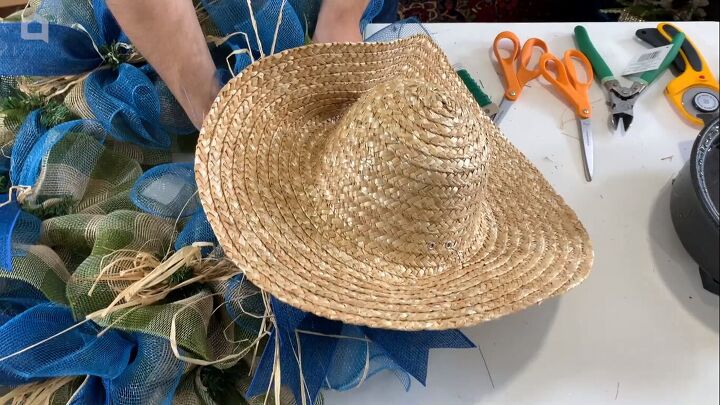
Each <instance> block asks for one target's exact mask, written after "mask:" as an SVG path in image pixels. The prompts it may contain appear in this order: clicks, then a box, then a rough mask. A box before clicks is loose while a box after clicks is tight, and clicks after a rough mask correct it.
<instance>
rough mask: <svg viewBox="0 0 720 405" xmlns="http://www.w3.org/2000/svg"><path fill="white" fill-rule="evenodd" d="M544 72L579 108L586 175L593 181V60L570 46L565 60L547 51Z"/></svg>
mask: <svg viewBox="0 0 720 405" xmlns="http://www.w3.org/2000/svg"><path fill="white" fill-rule="evenodd" d="M575 61H577V62H579V64H580V66H582V68H583V70H584V71H585V80H580V78H579V77H578V72H577V70H576V69H575ZM540 72H541V73H542V75H543V77H544V78H545V79H546V80H547V81H549V82H550V83H551V84H552V85H553V86H554V87H555V88H556V89H557V90H558V91H559V92H560V93H561V94H562V95H564V96H565V98H566V99H567V100H568V101H569V102H570V104H572V106H573V108H575V115H576V116H577V117H578V123H579V124H580V131H581V134H582V142H581V146H582V152H583V164H584V166H585V178H586V179H587V181H592V176H593V168H594V163H593V138H592V129H591V125H590V117H591V116H592V107H591V106H590V96H589V92H590V86H592V82H593V70H592V65H591V64H590V61H589V60H588V59H587V57H585V55H584V54H583V53H582V52H580V51H578V50H576V49H570V50H568V51H566V52H565V54H564V55H563V59H562V61H561V60H560V59H558V58H557V57H556V56H555V55H553V54H551V53H545V54H544V55H543V56H542V57H541V58H540Z"/></svg>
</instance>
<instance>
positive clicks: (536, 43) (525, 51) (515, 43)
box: [493, 31, 548, 101]
mask: <svg viewBox="0 0 720 405" xmlns="http://www.w3.org/2000/svg"><path fill="white" fill-rule="evenodd" d="M505 39H507V40H509V41H510V42H512V49H511V51H510V56H508V57H506V58H503V57H502V56H501V55H500V41H502V40H505ZM535 48H540V49H541V50H542V51H543V53H547V51H548V47H547V45H546V44H545V42H544V41H543V40H541V39H539V38H530V39H528V40H527V41H526V42H525V44H524V45H523V46H522V49H521V47H520V39H519V38H518V36H517V35H515V33H513V32H510V31H503V32H501V33H499V34H498V35H497V36H496V37H495V41H494V42H493V52H494V53H495V57H496V58H497V60H498V63H499V64H500V68H501V69H502V71H503V76H504V77H505V98H507V99H508V100H512V101H515V100H517V98H518V97H520V93H521V92H522V89H523V87H525V84H526V83H527V82H529V81H530V80H533V79H535V78H536V77H538V76H540V66H539V65H538V66H537V67H536V68H535V69H530V68H529V67H528V65H529V64H530V59H532V54H533V50H534V49H535ZM518 56H519V59H520V63H519V65H518V67H517V69H516V67H515V61H516V60H517V59H518Z"/></svg>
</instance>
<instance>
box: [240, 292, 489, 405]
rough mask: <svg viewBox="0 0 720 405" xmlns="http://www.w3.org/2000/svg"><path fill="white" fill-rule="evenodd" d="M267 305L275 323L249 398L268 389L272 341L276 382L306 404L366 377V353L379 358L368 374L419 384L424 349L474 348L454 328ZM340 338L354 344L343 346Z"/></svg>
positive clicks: (424, 368)
mask: <svg viewBox="0 0 720 405" xmlns="http://www.w3.org/2000/svg"><path fill="white" fill-rule="evenodd" d="M270 305H271V306H272V310H273V313H274V315H275V323H276V325H275V329H274V330H273V332H272V333H271V335H270V338H269V341H268V344H267V346H265V350H264V352H263V354H262V357H261V359H260V363H259V365H258V368H257V371H256V372H255V376H254V377H253V380H252V383H251V384H250V388H249V389H248V393H247V395H248V396H249V397H252V396H256V395H261V394H264V393H265V392H267V391H268V389H269V387H270V384H271V376H272V370H273V363H274V359H275V346H276V345H277V344H279V353H280V364H282V366H281V368H280V369H281V381H282V384H283V385H284V386H287V387H288V388H289V389H290V390H291V391H292V392H293V395H294V396H295V400H296V401H297V402H298V403H300V402H301V400H302V395H307V397H306V399H307V400H308V401H309V402H308V403H311V404H312V403H315V400H316V399H317V395H318V393H319V392H320V389H322V388H333V389H350V388H353V387H355V386H357V385H358V384H359V383H360V382H361V381H363V379H364V378H366V376H365V377H364V374H363V373H364V372H365V369H366V367H365V363H366V362H367V361H368V360H367V358H368V357H370V358H371V359H374V360H375V361H377V360H378V359H382V360H383V362H382V363H380V366H377V364H376V367H375V368H374V370H373V371H372V372H371V373H370V374H374V373H376V372H378V371H380V370H381V369H391V370H395V371H402V372H404V373H407V374H409V375H411V376H413V377H414V378H415V379H416V380H418V381H419V382H420V383H421V384H423V385H425V378H426V376H427V366H428V355H429V353H430V349H434V348H458V349H459V348H473V347H475V345H474V344H473V343H472V342H471V341H470V340H469V339H468V338H467V337H466V336H465V335H464V334H463V333H462V332H460V331H459V330H447V331H418V332H403V331H392V330H384V329H376V328H369V327H364V326H352V325H344V324H343V323H341V322H337V321H331V320H328V319H325V318H321V317H318V316H315V315H312V314H308V313H305V312H303V311H300V310H298V309H296V308H293V307H291V306H289V305H287V304H284V303H282V302H281V301H279V300H277V299H275V298H272V299H271V304H270ZM308 332H309V333H308ZM338 336H343V338H338ZM346 340H351V341H353V342H356V343H354V344H351V345H348V344H347V343H346ZM357 342H361V343H357ZM298 358H299V359H300V360H299V361H298ZM300 367H302V376H303V382H304V384H302V385H304V388H305V390H304V392H303V389H302V386H301V381H300V375H301V372H300ZM338 374H345V375H346V378H344V379H339V378H338ZM331 381H333V382H331ZM406 388H408V387H407V386H406Z"/></svg>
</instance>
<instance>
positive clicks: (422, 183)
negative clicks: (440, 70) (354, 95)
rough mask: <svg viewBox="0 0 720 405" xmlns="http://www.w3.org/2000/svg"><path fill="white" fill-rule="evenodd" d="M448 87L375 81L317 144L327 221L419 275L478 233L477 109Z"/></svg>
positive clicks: (456, 258) (480, 139)
mask: <svg viewBox="0 0 720 405" xmlns="http://www.w3.org/2000/svg"><path fill="white" fill-rule="evenodd" d="M447 94H448V92H445V91H443V89H440V88H437V87H433V86H430V85H428V84H426V83H425V82H423V81H419V80H415V79H407V78H398V79H394V80H391V81H389V82H386V83H384V84H382V85H379V86H376V87H375V88H373V89H371V90H369V91H368V92H366V93H365V94H363V95H362V96H360V98H359V99H358V100H357V101H356V102H355V103H354V104H353V105H352V106H351V107H350V108H349V109H348V111H347V112H346V114H345V115H344V116H343V117H342V118H341V119H340V122H338V125H337V126H336V128H335V130H334V131H333V133H331V134H330V135H329V136H328V138H327V142H326V143H325V144H324V145H323V147H322V148H321V149H322V150H320V151H318V152H317V153H318V155H317V160H316V162H317V165H316V171H315V179H316V185H317V188H316V191H317V192H318V193H319V196H318V197H319V200H320V201H321V203H320V204H319V207H318V208H320V212H321V216H322V217H323V218H324V220H325V222H326V223H328V224H330V226H331V227H333V228H334V230H335V233H336V234H338V236H342V237H345V238H348V239H350V240H353V241H366V242H364V246H363V248H364V249H365V250H366V251H368V252H374V253H375V254H376V255H380V256H381V257H382V259H383V260H387V261H391V262H394V263H397V264H399V265H401V267H403V268H408V267H416V268H418V271H420V272H423V273H426V272H428V271H431V272H435V271H442V270H444V267H445V266H449V265H457V264H458V262H461V261H463V257H464V256H466V255H468V254H470V253H472V252H469V249H472V248H477V247H478V246H479V245H481V244H480V243H477V239H478V238H482V237H483V235H484V226H483V224H484V222H485V221H484V218H483V215H482V213H483V211H485V212H487V210H483V205H484V200H483V189H484V185H485V165H486V162H487V159H488V154H489V153H488V149H487V143H486V138H485V133H484V131H483V130H482V127H481V125H480V119H481V118H480V115H479V110H477V109H473V108H471V107H473V106H474V105H473V104H472V103H474V101H473V100H472V99H470V98H469V97H467V96H466V95H465V94H462V97H458V99H452V98H450V97H448V95H447ZM368 241H369V242H368ZM361 243H362V242H361ZM419 268H423V270H420V269H419ZM428 269H432V270H428ZM418 275H422V274H418Z"/></svg>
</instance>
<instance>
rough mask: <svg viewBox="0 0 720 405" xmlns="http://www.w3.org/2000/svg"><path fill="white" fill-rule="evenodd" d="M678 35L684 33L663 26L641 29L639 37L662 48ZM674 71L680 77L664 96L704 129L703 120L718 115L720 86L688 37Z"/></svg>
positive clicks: (666, 89)
mask: <svg viewBox="0 0 720 405" xmlns="http://www.w3.org/2000/svg"><path fill="white" fill-rule="evenodd" d="M678 32H682V31H680V29H678V28H677V27H676V26H674V25H672V24H669V23H660V24H658V26H657V29H654V28H650V29H641V30H638V31H637V32H636V35H637V36H638V37H639V38H640V39H642V40H643V41H645V42H648V43H649V44H651V45H653V46H663V45H667V44H669V43H670V41H672V38H673V37H674V36H675V35H676V34H677V33H678ZM671 68H672V70H673V72H674V73H675V74H676V75H678V77H676V78H675V79H673V80H672V81H671V82H670V83H668V85H667V87H665V95H666V96H667V98H668V99H669V100H670V102H671V103H672V105H673V106H674V107H675V109H676V110H677V111H678V112H679V113H680V115H682V116H683V118H685V119H686V120H687V121H689V122H690V123H692V124H693V125H696V126H698V127H703V126H704V125H705V123H704V120H703V118H705V119H706V120H707V119H709V118H710V117H713V116H716V115H717V114H718V107H720V97H718V93H719V92H720V86H718V81H717V79H715V76H714V75H713V73H712V71H711V70H710V68H709V66H708V64H707V62H705V59H704V58H703V56H702V54H700V51H698V49H697V48H696V47H695V45H694V44H693V43H692V41H691V40H690V38H687V37H686V38H685V42H684V43H683V45H682V47H681V48H680V56H679V57H678V58H677V59H676V60H675V62H674V64H673V65H672V66H671Z"/></svg>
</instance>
